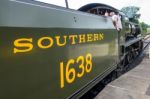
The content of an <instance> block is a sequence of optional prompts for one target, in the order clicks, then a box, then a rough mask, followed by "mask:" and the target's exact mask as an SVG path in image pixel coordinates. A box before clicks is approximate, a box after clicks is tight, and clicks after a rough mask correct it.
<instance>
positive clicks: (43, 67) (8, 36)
mask: <svg viewBox="0 0 150 99" xmlns="http://www.w3.org/2000/svg"><path fill="white" fill-rule="evenodd" d="M79 10H80V11H75V10H71V9H66V8H63V7H59V6H55V5H50V4H45V3H41V2H37V1H29V0H1V1H0V78H1V80H0V99H10V98H11V99H64V98H79V97H81V96H82V95H83V94H84V93H86V92H87V91H88V90H89V89H90V88H92V87H93V86H94V85H95V84H96V83H98V82H99V81H101V80H102V79H103V78H104V77H106V76H107V75H108V74H110V73H111V72H112V71H115V70H117V73H118V74H119V73H120V72H121V71H122V70H123V68H124V66H125V64H128V63H130V62H131V61H130V60H132V59H133V58H134V57H135V56H136V55H138V54H139V53H140V51H141V49H142V37H141V36H140V33H141V31H140V27H139V25H138V24H134V23H131V22H129V21H128V20H126V18H125V16H124V15H123V14H121V13H120V12H119V11H118V10H117V9H115V8H113V7H110V6H108V5H104V4H89V5H86V6H84V7H82V8H80V9H79ZM106 10H107V11H109V12H110V11H114V12H116V13H119V14H120V16H121V20H122V25H123V29H122V30H121V32H118V31H117V30H116V29H115V27H114V25H113V23H112V20H111V18H110V17H106V16H103V15H99V11H101V12H103V11H106ZM90 11H91V12H90ZM87 12H88V13H87ZM90 13H94V14H97V15H94V14H90ZM121 63H122V65H119V64H121Z"/></svg>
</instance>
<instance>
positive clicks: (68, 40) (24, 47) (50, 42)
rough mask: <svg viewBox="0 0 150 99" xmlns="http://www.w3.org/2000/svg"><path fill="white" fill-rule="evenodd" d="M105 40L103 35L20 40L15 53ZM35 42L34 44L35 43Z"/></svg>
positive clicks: (16, 42) (16, 44) (17, 40)
mask: <svg viewBox="0 0 150 99" xmlns="http://www.w3.org/2000/svg"><path fill="white" fill-rule="evenodd" d="M103 39H104V34H103V33H88V34H80V35H64V36H54V37H51V36H45V37H40V38H39V39H38V40H37V41H35V40H34V38H31V37H30V38H18V39H16V40H15V41H14V49H13V53H23V52H29V51H32V50H33V47H34V46H37V47H38V48H40V49H48V48H51V47H53V46H58V47H62V46H66V45H68V44H70V45H74V44H81V43H88V42H95V41H101V40H103ZM33 41H34V42H33Z"/></svg>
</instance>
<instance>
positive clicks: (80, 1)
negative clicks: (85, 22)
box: [37, 0, 150, 25]
mask: <svg viewBox="0 0 150 99" xmlns="http://www.w3.org/2000/svg"><path fill="white" fill-rule="evenodd" d="M37 1H41V2H45V3H50V4H55V5H59V6H63V7H65V6H66V5H65V0H37ZM89 3H103V4H107V5H111V6H113V7H114V8H117V9H119V10H120V9H121V8H122V7H126V6H137V7H140V11H139V13H140V14H141V17H140V22H145V23H147V24H149V25H150V11H148V10H150V0H68V4H69V8H71V9H78V8H80V7H81V6H83V5H86V4H89Z"/></svg>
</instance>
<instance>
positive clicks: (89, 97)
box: [81, 35, 150, 99]
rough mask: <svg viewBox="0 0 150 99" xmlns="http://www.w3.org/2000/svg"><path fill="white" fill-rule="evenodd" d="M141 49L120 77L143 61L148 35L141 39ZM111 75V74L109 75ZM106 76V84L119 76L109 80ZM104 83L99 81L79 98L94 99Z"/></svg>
mask: <svg viewBox="0 0 150 99" xmlns="http://www.w3.org/2000/svg"><path fill="white" fill-rule="evenodd" d="M143 42H144V45H143V49H142V52H141V53H140V54H139V55H138V56H137V57H136V58H135V59H134V60H133V61H132V62H131V63H129V64H127V65H126V66H125V67H126V68H125V70H124V71H123V72H122V74H121V75H123V74H124V73H126V72H128V71H130V70H131V69H133V68H134V67H136V66H137V65H138V64H140V62H141V61H142V60H143V58H144V57H145V52H144V51H145V49H146V48H148V46H149V45H150V35H146V37H144V38H143ZM110 75H112V74H110ZM110 75H108V76H107V77H105V78H104V79H108V82H107V84H108V83H110V82H111V81H113V80H115V79H117V78H118V77H119V76H121V75H119V76H115V77H113V78H111V79H110V77H112V76H110ZM107 84H106V83H104V82H103V80H102V81H100V82H99V83H98V84H96V86H94V87H93V88H92V89H91V90H89V91H88V92H87V93H86V94H85V95H83V96H82V97H81V99H93V98H94V97H96V96H97V94H98V93H100V92H101V91H102V90H103V88H105V86H106V85H107Z"/></svg>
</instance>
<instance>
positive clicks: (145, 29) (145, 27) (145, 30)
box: [140, 22, 150, 33]
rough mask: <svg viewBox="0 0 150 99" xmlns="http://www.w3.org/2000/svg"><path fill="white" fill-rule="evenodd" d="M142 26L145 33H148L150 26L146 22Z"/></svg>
mask: <svg viewBox="0 0 150 99" xmlns="http://www.w3.org/2000/svg"><path fill="white" fill-rule="evenodd" d="M140 25H141V28H142V30H143V32H144V33H146V32H147V28H150V25H148V24H146V23H144V22H141V23H140Z"/></svg>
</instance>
